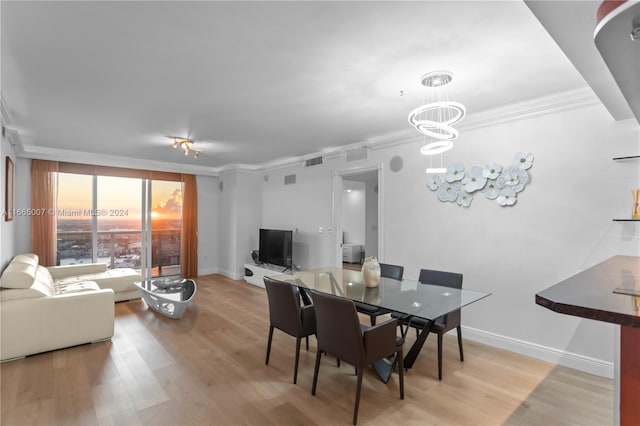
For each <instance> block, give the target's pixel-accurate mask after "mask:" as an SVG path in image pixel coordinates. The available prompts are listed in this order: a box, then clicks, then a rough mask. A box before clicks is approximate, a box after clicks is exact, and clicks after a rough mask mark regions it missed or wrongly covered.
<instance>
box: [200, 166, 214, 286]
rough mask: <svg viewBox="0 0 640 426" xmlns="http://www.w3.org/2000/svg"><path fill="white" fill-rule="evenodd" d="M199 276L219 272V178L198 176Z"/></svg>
mask: <svg viewBox="0 0 640 426" xmlns="http://www.w3.org/2000/svg"><path fill="white" fill-rule="evenodd" d="M196 178H197V184H198V275H207V274H214V273H217V272H218V216H219V213H218V192H219V191H218V178H217V177H212V176H197V177H196Z"/></svg>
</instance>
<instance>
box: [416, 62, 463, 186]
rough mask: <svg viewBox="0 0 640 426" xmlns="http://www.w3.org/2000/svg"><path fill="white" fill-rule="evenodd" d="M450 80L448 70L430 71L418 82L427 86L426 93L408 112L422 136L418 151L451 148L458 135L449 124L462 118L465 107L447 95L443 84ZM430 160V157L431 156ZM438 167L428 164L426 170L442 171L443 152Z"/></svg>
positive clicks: (436, 152)
mask: <svg viewBox="0 0 640 426" xmlns="http://www.w3.org/2000/svg"><path fill="white" fill-rule="evenodd" d="M452 80H453V73H452V72H450V71H433V72H430V73H428V74H425V75H423V76H422V78H421V79H420V83H421V84H422V85H423V86H424V87H426V88H427V89H429V91H428V93H427V95H425V99H424V105H422V106H419V107H418V108H415V109H414V110H412V111H411V112H410V113H409V117H408V119H409V124H411V126H413V127H414V128H415V129H416V130H417V131H418V132H419V133H420V134H422V135H423V136H424V143H423V146H422V148H420V154H422V155H428V156H433V155H436V154H442V153H443V152H446V151H448V150H450V149H451V148H453V142H452V141H453V140H455V139H457V138H458V135H459V132H458V130H456V129H455V128H453V127H452V126H453V125H454V124H457V123H459V122H460V120H462V119H463V118H464V116H465V115H466V113H467V110H466V108H465V107H464V105H462V104H461V103H460V102H452V101H450V100H449V99H448V93H447V88H446V86H447V85H448V84H449V83H451V81H452ZM432 162H433V160H432ZM440 162H441V164H440V166H441V167H430V168H428V169H427V170H426V172H427V173H443V170H446V169H445V168H443V167H442V156H441V157H440Z"/></svg>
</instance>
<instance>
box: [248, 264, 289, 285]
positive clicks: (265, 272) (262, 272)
mask: <svg viewBox="0 0 640 426" xmlns="http://www.w3.org/2000/svg"><path fill="white" fill-rule="evenodd" d="M283 269H284V267H282V266H272V265H260V266H258V265H255V264H253V263H245V264H244V280H245V281H246V282H248V283H249V284H253V285H255V286H258V287H262V288H264V280H263V278H264V277H271V276H274V275H282V274H291V270H289V269H287V270H286V271H284V272H283V271H282V270H283Z"/></svg>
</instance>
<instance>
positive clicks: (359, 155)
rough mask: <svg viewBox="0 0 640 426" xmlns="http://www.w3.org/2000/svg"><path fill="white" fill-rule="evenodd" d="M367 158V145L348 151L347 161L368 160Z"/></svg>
mask: <svg viewBox="0 0 640 426" xmlns="http://www.w3.org/2000/svg"><path fill="white" fill-rule="evenodd" d="M366 159H367V147H366V146H363V147H362V148H354V149H350V150H348V151H347V163H350V162H352V161H359V160H366Z"/></svg>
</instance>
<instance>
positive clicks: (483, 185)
mask: <svg viewBox="0 0 640 426" xmlns="http://www.w3.org/2000/svg"><path fill="white" fill-rule="evenodd" d="M532 165H533V154H532V153H530V152H517V153H516V155H515V156H514V157H513V164H511V165H509V166H506V167H503V166H501V165H500V164H497V163H488V164H485V166H484V167H482V166H473V167H471V169H469V170H466V169H465V167H464V164H462V163H456V164H453V165H451V166H449V167H447V175H446V177H445V178H444V179H442V178H441V177H440V176H430V177H429V179H427V187H428V188H429V189H430V190H432V191H436V193H437V196H438V199H439V200H440V201H442V202H455V203H457V204H458V205H459V206H462V207H469V206H470V205H471V201H473V194H474V193H482V194H484V196H485V197H487V198H488V199H489V200H495V201H496V202H497V203H498V204H499V205H501V206H503V207H507V206H513V205H514V204H516V202H517V201H518V194H519V193H520V192H522V191H523V190H524V187H525V186H527V183H529V180H530V176H529V172H527V170H529V169H530V168H531V166H532Z"/></svg>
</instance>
